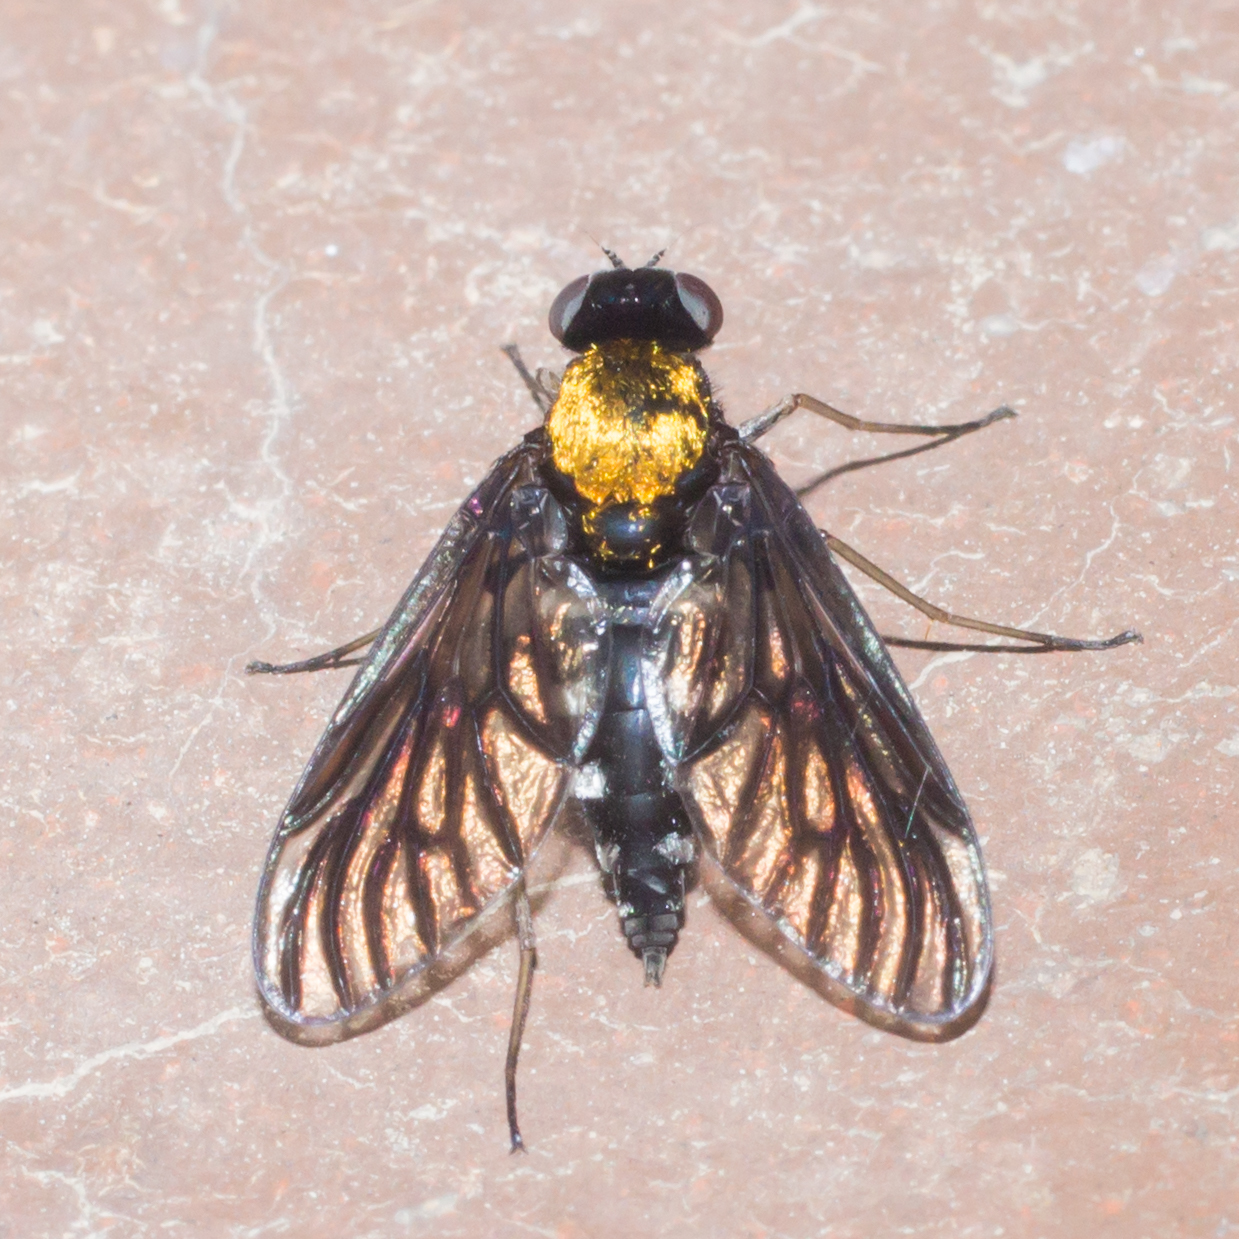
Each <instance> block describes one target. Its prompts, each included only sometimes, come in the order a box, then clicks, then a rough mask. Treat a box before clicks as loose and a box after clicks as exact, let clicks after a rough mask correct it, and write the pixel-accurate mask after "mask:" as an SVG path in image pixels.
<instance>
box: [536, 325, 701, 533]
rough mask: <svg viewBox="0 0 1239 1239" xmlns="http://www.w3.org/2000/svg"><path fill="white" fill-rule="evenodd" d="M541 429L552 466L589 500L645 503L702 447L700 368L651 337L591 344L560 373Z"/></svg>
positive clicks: (663, 491)
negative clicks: (555, 394) (547, 438)
mask: <svg viewBox="0 0 1239 1239" xmlns="http://www.w3.org/2000/svg"><path fill="white" fill-rule="evenodd" d="M546 429H547V433H548V435H549V436H550V440H551V446H552V449H553V458H554V461H555V467H556V468H557V469H558V470H559V471H560V472H561V473H566V474H567V475H568V476H569V477H571V478H572V479H573V481H574V482H575V483H576V488H577V491H578V492H579V493H580V495H581V496H582V498H584V499H585V500H587V501H588V502H589V503H591V504H593V505H595V507H599V508H601V507H606V506H610V505H611V504H615V503H638V504H642V505H644V504H649V503H652V502H653V501H654V500H655V499H658V498H659V497H660V496H663V495H671V494H673V493H674V491H675V486H676V482H677V481H678V479H679V478H680V477H681V476H682V475H683V474H685V473H687V472H688V471H689V470H690V469H692V468H693V467H694V466H695V465H696V464H697V462H698V461H699V460H700V459H701V453H702V451H703V450H704V449H705V444H706V434H707V431H708V429H709V412H708V409H707V395H706V390H705V387H704V382H703V378H702V374H701V371H700V369H699V368H698V366H697V365H696V363H695V362H694V361H693V360H692V359H691V358H689V357H684V356H681V355H680V354H677V353H669V352H667V351H665V350H664V349H662V348H661V347H659V345H657V344H655V343H653V342H652V341H651V342H646V341H639V340H613V341H610V342H609V343H606V344H595V345H591V346H590V348H589V349H588V350H587V351H586V352H585V353H584V354H582V356H580V357H578V358H576V359H575V360H574V361H573V362H572V363H571V364H570V365H569V366H568V368H567V370H566V371H565V372H564V377H563V382H562V383H561V384H560V388H559V395H558V397H557V398H556V400H555V404H554V405H553V406H552V408H551V411H550V413H549V414H548V415H547V420H546Z"/></svg>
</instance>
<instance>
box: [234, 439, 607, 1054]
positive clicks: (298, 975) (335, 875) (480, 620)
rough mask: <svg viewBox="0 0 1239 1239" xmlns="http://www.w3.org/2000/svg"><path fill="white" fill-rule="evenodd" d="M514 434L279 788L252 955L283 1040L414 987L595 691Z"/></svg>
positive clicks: (439, 961) (502, 887) (522, 832)
mask: <svg viewBox="0 0 1239 1239" xmlns="http://www.w3.org/2000/svg"><path fill="white" fill-rule="evenodd" d="M541 451H542V449H541V447H540V445H539V444H538V443H537V442H536V441H533V442H529V441H527V442H526V443H525V444H523V445H522V446H520V447H518V448H516V449H515V450H514V451H512V452H510V453H509V454H508V455H507V456H505V457H504V458H503V459H502V460H500V461H499V462H498V463H497V464H496V466H495V468H494V469H493V470H492V472H491V474H490V475H489V476H488V477H487V479H486V480H485V481H484V482H483V483H482V485H481V486H480V487H479V488H478V490H477V491H476V492H475V493H474V494H473V495H472V496H471V497H470V499H469V500H468V501H467V502H466V503H465V504H464V506H463V507H461V509H460V510H459V511H458V512H457V514H456V516H455V517H454V518H453V520H452V521H451V523H450V524H449V525H448V528H447V530H446V532H445V533H444V535H443V537H442V538H441V539H440V541H439V544H438V546H436V548H435V550H434V551H433V552H432V553H431V555H430V558H429V559H428V560H427V562H426V564H425V566H424V567H423V568H422V570H421V572H420V573H419V574H418V576H417V577H416V579H415V580H414V581H413V584H412V585H411V586H410V587H409V589H408V591H407V592H406V593H405V596H404V598H403V599H402V600H401V602H400V605H399V606H398V607H397V609H396V611H395V613H394V614H393V615H392V617H391V619H390V620H388V622H387V624H386V626H385V627H384V629H383V630H382V632H381V633H380V635H379V636H378V638H377V639H376V641H375V642H374V645H373V648H372V651H371V654H370V656H369V658H368V659H367V661H366V662H365V663H364V664H363V666H362V667H361V668H360V669H359V671H358V673H357V676H356V678H355V679H354V680H353V683H352V685H351V686H350V687H349V690H348V692H347V693H346V694H345V696H344V700H343V701H342V702H341V703H340V705H339V707H338V708H337V710H336V712H335V714H334V715H333V716H332V719H331V722H330V725H329V726H328V728H327V731H326V733H325V734H324V736H323V738H322V739H321V740H320V741H319V744H318V747H317V748H316V749H315V751H314V755H313V757H312V758H311V759H310V763H309V765H308V767H307V768H306V771H305V774H304V775H303V776H302V778H301V781H300V783H299V784H298V786H297V789H296V791H295V792H294V793H293V796H292V799H291V801H290V802H289V805H288V807H287V809H286V810H285V812H284V816H283V818H282V819H281V821H280V825H279V827H278V829H277V831H276V835H275V839H274V841H273V842H272V845H271V850H270V853H269V854H268V857H267V863H266V866H265V869H264V871H263V876H262V883H261V886H260V888H259V893H258V906H257V912H256V916H255V924H254V962H255V967H256V970H257V974H258V982H259V987H260V990H261V992H262V996H263V999H264V1000H265V1002H266V1003H267V1006H268V1008H269V1010H270V1012H271V1014H272V1016H273V1018H274V1020H275V1022H276V1023H277V1024H278V1025H279V1026H280V1028H281V1031H283V1032H284V1033H285V1034H286V1035H287V1036H289V1037H292V1038H293V1039H295V1040H299V1041H304V1042H310V1043H319V1042H328V1041H335V1040H339V1039H340V1038H342V1037H346V1036H351V1035H353V1034H355V1033H357V1032H361V1031H363V1030H364V1029H366V1028H369V1027H371V1026H373V1025H374V1024H377V1023H381V1022H383V1021H384V1020H385V1019H387V1018H390V1016H391V1015H393V1014H395V1013H396V1012H397V1011H398V1010H400V1009H401V1008H403V1007H404V1006H407V1005H408V1004H409V1003H410V1002H413V1001H416V1000H417V999H418V998H420V997H421V996H422V995H423V993H425V992H427V991H428V990H429V989H430V988H432V985H433V981H434V979H435V976H436V969H437V968H439V967H441V966H442V965H443V962H444V960H445V958H447V956H448V954H450V952H451V950H452V948H453V946H454V945H456V944H459V943H460V942H461V941H462V940H463V939H464V938H465V937H466V935H467V934H468V933H469V931H470V930H471V929H473V928H474V927H475V926H476V925H477V923H478V921H479V918H480V917H481V915H482V913H484V912H485V911H486V910H487V909H488V908H491V907H494V906H495V905H496V904H498V903H501V902H502V901H503V899H504V896H505V893H507V892H509V891H510V889H511V888H512V886H513V884H514V883H515V881H516V879H517V877H518V876H519V874H520V872H521V869H522V867H523V866H524V865H525V864H526V863H527V861H528V860H529V857H530V855H531V854H532V853H533V851H534V849H535V848H536V847H537V846H538V843H539V842H540V840H541V839H542V838H543V837H544V836H545V835H546V832H547V830H548V829H549V828H550V826H551V824H552V822H553V821H554V819H555V817H556V815H557V813H558V812H559V809H560V807H561V805H562V804H563V802H564V800H565V798H566V797H567V795H568V794H569V792H570V790H571V786H572V780H573V775H574V768H575V767H576V766H578V765H579V764H580V761H581V757H582V756H583V754H584V752H585V749H586V748H587V747H588V745H589V742H590V739H591V738H592V736H593V733H594V730H595V729H596V726H597V722H598V718H599V715H600V713H601V710H602V704H603V700H604V698H605V692H606V667H607V659H608V646H607V643H608V641H609V639H610V637H609V629H608V627H607V620H606V612H605V608H604V607H603V605H602V603H601V602H600V601H599V599H598V597H597V594H596V593H595V591H594V587H593V585H592V583H591V581H590V580H589V578H588V577H587V576H586V575H585V574H583V573H582V572H581V571H580V570H579V569H578V568H577V567H576V566H575V565H574V564H572V563H571V562H570V561H568V560H567V559H565V558H564V557H563V556H562V555H561V553H560V552H561V551H562V550H563V548H564V545H565V543H566V538H567V533H566V527H565V525H564V520H563V513H562V512H561V510H560V509H559V507H558V505H556V504H555V502H554V500H553V499H552V498H551V497H550V495H549V494H548V493H547V492H546V491H545V490H544V489H543V488H542V487H540V486H538V485H537V484H536V473H535V466H536V464H537V461H538V459H539V456H540V452H541Z"/></svg>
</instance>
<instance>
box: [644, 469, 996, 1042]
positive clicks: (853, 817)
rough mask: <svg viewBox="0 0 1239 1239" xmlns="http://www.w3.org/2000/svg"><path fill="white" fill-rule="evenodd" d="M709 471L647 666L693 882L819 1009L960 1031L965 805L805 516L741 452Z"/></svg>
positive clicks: (943, 1033) (983, 957)
mask: <svg viewBox="0 0 1239 1239" xmlns="http://www.w3.org/2000/svg"><path fill="white" fill-rule="evenodd" d="M723 460H724V468H723V475H722V478H721V480H720V481H719V483H718V484H716V486H715V487H714V488H713V490H712V491H711V493H710V495H709V496H707V498H706V500H705V501H704V502H703V503H702V504H701V506H700V507H699V509H698V512H697V514H696V516H695V518H694V526H693V529H692V531H691V542H692V544H693V546H694V547H695V548H696V549H697V552H698V553H697V554H695V555H692V556H690V557H689V558H688V559H686V560H685V561H683V563H682V564H681V565H680V566H679V568H678V569H677V570H676V571H675V573H673V575H672V576H671V577H670V578H669V580H668V581H667V583H666V584H665V585H664V586H663V587H662V589H661V590H660V591H659V595H658V597H657V598H656V599H655V602H654V605H653V608H652V613H651V619H650V626H649V628H648V630H647V634H646V641H645V648H644V651H643V667H642V678H643V682H644V685H645V692H646V700H647V702H648V703H649V708H650V713H651V715H652V717H653V719H654V725H655V729H656V731H657V733H658V736H659V743H660V745H661V747H662V748H663V751H664V753H665V755H666V757H667V758H668V760H669V762H670V763H671V764H673V765H674V767H675V770H676V774H675V783H676V788H677V790H678V791H679V792H680V794H681V796H682V798H683V799H684V801H685V803H686V805H687V807H688V810H689V813H690V815H691V817H692V818H693V821H694V824H695V826H696V828H697V831H698V834H699V837H700V840H701V843H702V845H703V850H704V852H705V865H704V870H705V877H706V879H707V882H709V883H710V885H711V889H712V892H713V893H720V892H721V893H722V894H723V895H724V896H725V898H724V902H725V903H731V904H732V905H733V907H734V908H735V909H736V910H738V911H740V912H741V913H743V914H744V915H742V917H741V920H742V921H747V922H749V924H750V925H751V926H752V927H753V928H754V932H755V933H756V934H757V936H758V937H763V936H764V937H765V938H766V939H767V940H769V941H774V942H776V943H777V944H778V947H779V954H781V955H782V956H783V957H784V959H785V962H788V963H789V964H790V965H791V966H792V967H793V968H794V969H795V970H796V971H798V972H800V973H801V974H803V975H806V976H807V977H808V978H809V979H810V980H811V981H813V982H815V983H817V984H818V986H819V988H821V989H822V990H823V991H824V992H825V993H826V994H827V996H828V997H830V998H831V999H832V1001H834V1002H836V1003H838V1004H839V1005H841V1006H843V1007H845V1008H847V1009H851V1010H853V1011H855V1012H856V1013H857V1014H860V1015H862V1016H863V1017H864V1018H866V1019H868V1020H869V1021H870V1022H873V1023H876V1024H878V1025H880V1026H883V1027H886V1028H889V1029H891V1030H893V1031H897V1032H900V1033H902V1034H903V1035H905V1036H911V1037H917V1038H923V1039H941V1038H945V1037H949V1036H953V1035H956V1034H957V1033H958V1032H960V1031H962V1029H963V1027H966V1026H967V1025H968V1024H969V1023H971V1021H972V1019H973V1018H975V1015H977V1014H979V1012H980V1008H981V1006H982V1005H983V1004H982V1000H983V997H984V994H985V990H986V986H987V982H988V978H989V973H990V966H991V959H992V930H991V924H990V911H989V898H988V893H987V889H986V884H985V876H984V870H983V868H982V863H981V856H980V849H979V847H978V844H977V840H976V835H975V832H974V830H973V827H972V823H971V821H970V819H969V816H968V811H967V809H966V808H965V806H964V802H963V800H962V798H961V797H960V794H959V792H958V791H957V790H956V787H955V784H954V782H953V781H952V779H951V776H950V773H949V772H948V770H947V768H946V765H945V763H944V762H943V760H942V757H941V755H940V754H939V752H938V750H937V747H936V746H935V744H934V742H933V740H932V738H931V737H930V735H929V731H928V729H927V727H926V726H925V723H924V721H923V720H922V718H921V716H920V714H919V712H918V711H917V708H916V706H915V704H914V703H913V701H912V698H911V696H910V695H909V693H908V690H907V688H906V687H905V685H904V683H903V681H902V680H901V679H900V677H899V673H898V672H897V671H896V669H895V667H894V665H893V663H892V662H891V659H890V656H889V654H888V653H887V651H886V649H885V647H884V646H883V644H882V641H881V639H880V638H879V636H878V635H877V633H876V632H875V631H874V629H873V627H872V624H871V623H870V621H869V619H868V617H867V616H866V615H865V613H864V611H863V609H862V608H861V606H860V603H859V601H858V600H857V599H856V596H855V595H854V594H853V592H852V590H851V588H850V587H849V585H848V583H847V581H846V580H845V579H844V577H843V575H842V573H841V572H840V571H839V568H838V566H837V565H836V564H835V563H834V561H833V560H832V558H831V556H830V554H829V552H828V550H827V548H826V545H825V541H824V539H823V537H822V535H821V534H820V533H819V531H818V530H816V529H815V528H814V527H813V524H812V522H811V521H810V519H809V517H808V515H807V513H806V512H805V511H804V509H803V508H802V507H801V505H800V503H799V502H798V501H797V500H796V498H795V496H794V495H793V494H792V492H791V491H790V490H789V489H788V488H787V486H786V485H785V484H784V483H783V482H782V481H781V480H780V479H779V478H778V476H777V475H776V474H775V472H774V469H773V466H772V465H771V464H770V462H769V461H768V460H767V459H766V458H765V456H763V455H762V454H761V453H760V452H759V451H757V449H756V448H753V447H749V446H746V445H742V444H735V445H732V446H730V447H727V448H724V450H723ZM712 878H713V879H714V880H713V881H711V879H712ZM720 878H721V881H720V880H719V879H720ZM728 895H730V896H731V898H726V896H728ZM763 927H764V928H765V929H767V930H769V929H773V930H775V931H777V932H776V933H775V934H768V933H766V934H763V932H762V931H763Z"/></svg>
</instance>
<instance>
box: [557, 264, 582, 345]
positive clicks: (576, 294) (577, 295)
mask: <svg viewBox="0 0 1239 1239" xmlns="http://www.w3.org/2000/svg"><path fill="white" fill-rule="evenodd" d="M590 278H591V277H590V276H588V275H582V276H579V277H578V278H577V279H575V280H573V281H572V283H571V284H569V285H568V286H567V287H566V288H563V289H561V290H560V292H559V295H558V296H557V297H556V298H555V300H554V301H552V302H551V312H550V313H549V314H548V315H547V316H546V321H547V326H549V327H550V329H551V335H553V336H554V337H555V339H556V340H558V341H559V342H560V344H562V343H563V342H564V336H565V335H566V334H567V333H568V328H569V327H571V326H572V320H573V319H574V318H575V317H576V314H577V311H578V310H579V309H580V308H581V302H583V301H584V300H585V290H586V289H587V288H588V287H589V281H590Z"/></svg>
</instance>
